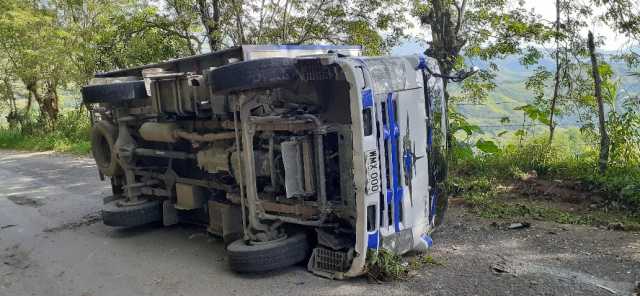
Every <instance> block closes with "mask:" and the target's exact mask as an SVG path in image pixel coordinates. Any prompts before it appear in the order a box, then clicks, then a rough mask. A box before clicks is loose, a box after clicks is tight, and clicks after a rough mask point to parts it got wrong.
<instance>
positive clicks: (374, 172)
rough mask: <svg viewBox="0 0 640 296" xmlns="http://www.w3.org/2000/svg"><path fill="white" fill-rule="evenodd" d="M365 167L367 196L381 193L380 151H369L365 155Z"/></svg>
mask: <svg viewBox="0 0 640 296" xmlns="http://www.w3.org/2000/svg"><path fill="white" fill-rule="evenodd" d="M365 166H366V169H367V186H366V192H367V194H373V193H378V192H380V186H381V183H380V160H379V159H378V150H369V151H367V153H366V154H365Z"/></svg>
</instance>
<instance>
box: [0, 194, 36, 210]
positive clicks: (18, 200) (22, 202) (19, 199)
mask: <svg viewBox="0 0 640 296" xmlns="http://www.w3.org/2000/svg"><path fill="white" fill-rule="evenodd" d="M7 198H8V199H9V200H10V201H12V202H13V203H14V204H16V205H19V206H27V207H34V208H37V207H40V206H42V205H44V202H43V201H42V200H41V199H38V198H31V197H28V196H24V195H17V194H16V195H9V196H7Z"/></svg>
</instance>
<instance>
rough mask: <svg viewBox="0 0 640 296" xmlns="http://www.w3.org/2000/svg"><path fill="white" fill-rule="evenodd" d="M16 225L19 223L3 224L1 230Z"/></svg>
mask: <svg viewBox="0 0 640 296" xmlns="http://www.w3.org/2000/svg"><path fill="white" fill-rule="evenodd" d="M14 226H17V225H15V224H7V225H2V226H0V230H4V229H7V228H11V227H14Z"/></svg>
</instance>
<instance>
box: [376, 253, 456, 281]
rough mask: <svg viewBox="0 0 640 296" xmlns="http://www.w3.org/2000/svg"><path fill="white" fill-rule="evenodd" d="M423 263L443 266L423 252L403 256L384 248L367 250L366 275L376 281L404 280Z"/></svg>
mask: <svg viewBox="0 0 640 296" xmlns="http://www.w3.org/2000/svg"><path fill="white" fill-rule="evenodd" d="M405 259H406V260H405ZM425 265H435V266H443V265H444V264H442V263H441V262H439V261H437V260H435V259H434V258H433V257H431V256H428V255H424V254H418V255H415V256H412V257H408V258H403V257H402V256H400V255H396V254H394V253H393V252H391V251H389V250H386V249H378V250H377V251H374V250H369V251H368V252H367V275H368V277H369V278H370V279H371V280H374V281H376V282H388V281H397V280H406V279H408V278H409V277H410V274H411V271H415V270H418V269H420V268H422V267H424V266H425Z"/></svg>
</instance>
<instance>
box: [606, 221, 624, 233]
mask: <svg viewBox="0 0 640 296" xmlns="http://www.w3.org/2000/svg"><path fill="white" fill-rule="evenodd" d="M607 229H609V230H614V231H624V230H625V227H624V224H622V223H620V222H617V223H609V225H607Z"/></svg>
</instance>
